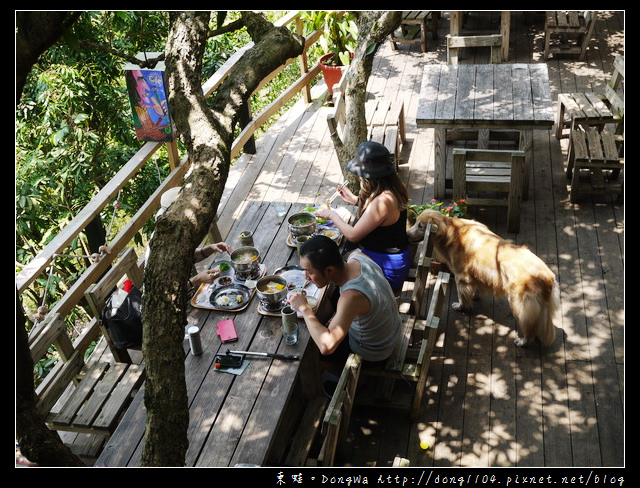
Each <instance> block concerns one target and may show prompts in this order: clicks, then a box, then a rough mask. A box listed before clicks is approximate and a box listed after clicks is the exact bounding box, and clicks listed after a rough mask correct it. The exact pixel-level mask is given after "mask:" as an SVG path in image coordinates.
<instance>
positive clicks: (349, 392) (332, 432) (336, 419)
mask: <svg viewBox="0 0 640 488" xmlns="http://www.w3.org/2000/svg"><path fill="white" fill-rule="evenodd" d="M361 368H362V360H361V358H360V356H358V355H357V354H350V355H349V357H348V358H347V361H346V363H345V365H344V368H343V369H342V374H341V375H340V379H339V380H338V385H337V386H336V389H335V391H334V393H333V395H332V397H331V401H330V402H329V406H328V407H327V410H326V412H325V414H324V419H323V421H322V435H323V436H324V441H323V442H322V447H321V449H320V454H319V456H318V465H320V466H333V465H334V461H335V457H336V453H337V451H338V449H339V444H341V443H343V442H344V439H345V437H346V434H347V428H348V427H349V420H350V419H351V410H352V409H353V405H354V403H355V396H356V387H357V386H358V379H359V377H360V370H361Z"/></svg>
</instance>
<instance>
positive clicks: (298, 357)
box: [227, 349, 300, 361]
mask: <svg viewBox="0 0 640 488" xmlns="http://www.w3.org/2000/svg"><path fill="white" fill-rule="evenodd" d="M227 354H244V355H247V356H265V357H269V358H274V359H285V360H286V359H289V360H292V361H297V360H298V359H300V356H290V355H288V354H271V353H268V352H251V351H230V350H229V349H227Z"/></svg>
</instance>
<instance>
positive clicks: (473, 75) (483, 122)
mask: <svg viewBox="0 0 640 488" xmlns="http://www.w3.org/2000/svg"><path fill="white" fill-rule="evenodd" d="M416 123H417V125H418V127H428V128H433V129H435V133H434V147H435V156H434V159H435V190H434V192H435V198H438V199H442V198H445V190H446V186H447V182H446V172H445V171H446V158H447V151H446V141H447V132H448V131H457V130H465V129H475V130H478V134H479V137H478V147H480V148H484V147H487V145H488V143H489V137H490V131H492V130H493V131H496V130H498V131H501V130H504V131H516V134H517V138H518V139H519V142H518V144H519V149H521V150H524V151H525V175H524V188H523V198H524V199H525V200H526V198H527V192H528V187H529V174H530V171H531V164H532V138H533V130H550V129H551V128H552V126H553V123H554V113H553V103H552V100H551V89H550V86H549V72H548V70H547V65H546V64H543V63H534V64H524V63H517V64H461V65H441V64H437V65H436V64H430V65H425V67H424V73H423V77H422V85H421V87H420V97H419V100H418V110H417V115H416Z"/></svg>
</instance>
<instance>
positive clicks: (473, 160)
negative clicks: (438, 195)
mask: <svg viewBox="0 0 640 488" xmlns="http://www.w3.org/2000/svg"><path fill="white" fill-rule="evenodd" d="M523 190H524V151H521V150H514V151H511V150H500V149H495V150H484V149H459V148H454V149H453V198H454V200H459V199H461V198H466V200H467V204H468V205H471V206H473V205H478V206H506V207H507V230H508V231H509V232H513V233H517V232H519V231H520V207H521V205H522V195H523ZM470 192H480V193H487V192H491V193H494V192H496V193H499V194H501V193H505V194H506V195H507V196H506V198H503V197H501V196H500V195H497V196H495V197H485V198H479V197H473V196H470Z"/></svg>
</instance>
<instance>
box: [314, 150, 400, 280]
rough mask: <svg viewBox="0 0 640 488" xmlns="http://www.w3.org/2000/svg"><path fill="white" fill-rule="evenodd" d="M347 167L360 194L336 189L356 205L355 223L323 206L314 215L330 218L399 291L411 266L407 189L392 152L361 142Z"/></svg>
mask: <svg viewBox="0 0 640 488" xmlns="http://www.w3.org/2000/svg"><path fill="white" fill-rule="evenodd" d="M346 168H347V170H349V171H351V172H352V173H354V174H356V175H358V176H359V177H360V194H359V195H358V196H357V197H356V196H355V195H354V194H353V193H352V192H351V191H350V190H349V189H348V188H346V187H342V186H341V187H338V192H339V194H340V196H341V197H342V199H343V200H344V201H345V202H347V203H350V204H352V205H357V207H358V220H357V222H356V223H355V225H350V224H348V223H346V222H345V221H344V220H343V219H342V218H341V217H340V216H339V215H338V213H337V212H335V211H333V210H331V209H329V208H324V207H323V208H320V209H318V210H317V211H316V215H317V216H319V217H321V218H323V219H327V220H332V221H333V222H334V225H335V226H336V227H337V228H338V230H340V232H341V233H342V234H343V235H344V236H345V237H346V238H347V239H348V240H349V241H351V242H353V243H357V244H359V246H360V249H361V251H362V252H363V253H365V254H366V255H367V256H369V257H370V258H371V259H373V260H374V261H375V262H376V263H377V264H378V265H379V266H380V267H381V268H382V271H383V272H384V275H385V276H386V278H387V280H388V281H389V284H390V285H391V288H392V289H393V291H394V293H398V292H399V291H400V290H402V284H403V283H404V280H405V279H406V277H407V275H408V274H409V269H410V267H411V251H410V249H409V241H408V239H407V227H406V226H407V203H408V201H409V195H408V191H407V188H406V187H405V185H404V183H402V180H400V177H399V176H398V173H397V172H396V169H395V165H394V162H393V158H392V157H391V154H390V153H389V151H388V150H387V148H386V147H385V146H383V145H382V144H379V143H377V142H371V141H367V142H363V143H361V144H360V145H359V146H358V150H357V154H356V157H355V158H353V159H352V160H351V161H349V163H347V166H346Z"/></svg>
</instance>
